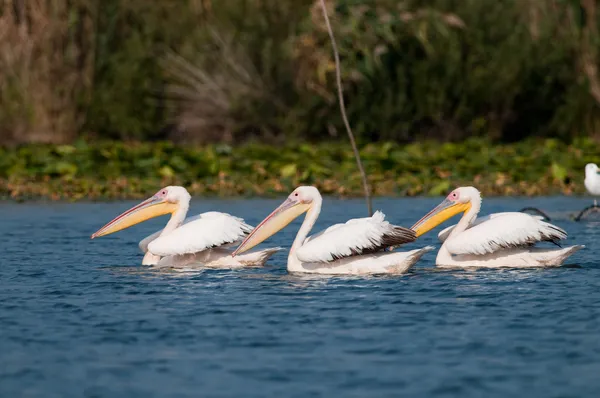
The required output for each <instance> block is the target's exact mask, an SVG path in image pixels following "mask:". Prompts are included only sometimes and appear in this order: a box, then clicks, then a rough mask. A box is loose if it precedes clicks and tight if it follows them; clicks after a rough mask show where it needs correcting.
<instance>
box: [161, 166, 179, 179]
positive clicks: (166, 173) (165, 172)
mask: <svg viewBox="0 0 600 398" xmlns="http://www.w3.org/2000/svg"><path fill="white" fill-rule="evenodd" d="M158 174H160V176H161V177H173V176H174V175H175V172H174V171H173V169H172V168H171V167H170V166H163V167H161V168H160V170H159V171H158Z"/></svg>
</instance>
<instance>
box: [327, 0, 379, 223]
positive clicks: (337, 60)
mask: <svg viewBox="0 0 600 398" xmlns="http://www.w3.org/2000/svg"><path fill="white" fill-rule="evenodd" d="M321 8H322V9H323V17H324V18H325V24H326V25H327V31H328V32H329V38H330V39H331V46H332V47H333V56H334V58H335V77H336V81H337V91H338V100H339V102H340V112H341V113H342V119H343V120H344V125H345V126H346V132H347V133H348V138H349V139H350V144H351V145H352V150H353V151H354V157H355V158H356V164H357V166H358V170H359V171H360V175H361V177H362V183H363V188H364V191H365V200H366V201H367V210H368V212H369V216H371V215H373V210H372V205H371V192H370V188H369V182H368V180H367V174H366V173H365V169H364V168H363V165H362V161H361V160H360V153H359V152H358V148H357V147H356V141H355V139H354V133H352V129H351V128H350V123H349V122H348V117H347V116H346V105H345V104H344V91H343V89H342V74H341V71H340V56H339V53H338V49H337V44H336V42H335V36H334V35H333V29H331V23H330V22H329V15H327V7H326V5H325V0H321Z"/></svg>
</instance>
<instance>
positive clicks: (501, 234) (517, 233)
mask: <svg viewBox="0 0 600 398" xmlns="http://www.w3.org/2000/svg"><path fill="white" fill-rule="evenodd" d="M483 218H485V217H482V219H483ZM540 218H541V217H537V216H532V215H530V214H526V213H519V212H510V213H496V214H495V215H494V214H492V215H490V216H488V219H487V220H482V221H481V222H480V223H479V224H477V225H473V226H471V227H470V228H469V229H467V230H466V231H464V232H462V233H461V234H459V235H457V236H455V237H452V238H450V239H448V240H446V243H445V244H446V247H447V249H448V251H449V252H450V253H451V254H475V255H482V254H487V253H494V252H496V251H498V250H502V249H509V248H515V247H523V246H530V245H533V244H535V243H537V242H543V241H549V242H554V243H557V242H558V241H559V240H561V239H566V238H567V233H566V232H565V231H564V230H563V229H561V228H559V227H557V226H555V225H553V224H550V223H547V222H545V221H542V220H541V219H540Z"/></svg>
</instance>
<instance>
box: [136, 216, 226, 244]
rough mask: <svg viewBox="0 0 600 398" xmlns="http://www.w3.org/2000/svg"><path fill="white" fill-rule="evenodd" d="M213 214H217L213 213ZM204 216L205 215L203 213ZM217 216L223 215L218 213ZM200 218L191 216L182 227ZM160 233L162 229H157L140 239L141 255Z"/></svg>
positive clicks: (184, 221)
mask: <svg viewBox="0 0 600 398" xmlns="http://www.w3.org/2000/svg"><path fill="white" fill-rule="evenodd" d="M211 213H213V212H211ZM214 213H217V212H214ZM204 214H206V213H204ZM219 214H225V213H219ZM200 217H202V214H198V215H195V216H192V217H188V218H186V219H185V220H183V224H182V225H184V224H187V223H189V222H191V221H194V220H197V219H199V218H200ZM162 231H163V230H162V229H159V230H158V231H156V232H155V233H153V234H151V235H148V236H146V237H145V238H144V239H142V240H141V241H140V243H139V245H138V246H139V247H140V250H141V251H142V252H143V253H146V252H147V251H148V245H149V244H150V242H152V241H153V240H154V239H156V238H158V236H159V235H160V233H161V232H162Z"/></svg>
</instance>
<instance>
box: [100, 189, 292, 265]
mask: <svg viewBox="0 0 600 398" xmlns="http://www.w3.org/2000/svg"><path fill="white" fill-rule="evenodd" d="M189 204H190V194H189V193H188V191H187V190H186V189H185V188H183V187H177V186H170V187H166V188H163V189H161V190H160V191H158V192H157V193H156V194H155V195H153V196H152V197H151V198H149V199H147V200H145V201H143V202H142V203H140V204H138V205H137V206H134V207H132V208H131V209H129V210H127V211H126V212H124V213H123V214H121V215H119V216H118V217H116V218H115V219H114V220H112V221H111V222H109V223H108V224H106V225H105V226H103V227H102V228H100V229H99V230H98V231H97V232H96V233H94V234H93V235H92V239H94V238H97V237H99V236H104V235H108V234H112V233H114V232H117V231H120V230H122V229H125V228H129V227H130V226H132V225H135V224H138V223H140V222H142V221H145V220H148V219H150V218H153V217H158V216H162V215H165V214H171V219H170V220H169V222H168V223H167V225H166V226H165V228H164V229H162V230H160V231H157V232H155V233H153V234H152V235H150V236H148V237H146V238H144V239H143V240H142V241H141V242H140V244H139V246H140V249H142V251H143V252H144V253H146V254H145V255H144V259H143V260H142V265H159V266H181V265H187V264H190V263H201V264H202V265H204V266H206V267H224V268H232V267H241V266H248V265H264V263H265V262H266V261H267V259H268V258H269V257H271V256H272V255H273V253H275V252H277V251H279V250H281V248H272V249H265V250H261V251H256V252H252V253H248V254H246V255H244V256H240V257H236V258H233V257H232V256H231V250H228V249H227V248H228V247H232V246H234V245H235V244H237V243H239V242H240V241H241V240H242V239H243V238H245V237H246V236H247V235H248V234H249V233H250V232H251V231H252V227H251V226H250V225H248V224H246V223H245V222H244V220H243V219H241V218H238V217H234V216H232V215H229V214H227V213H219V212H216V211H210V212H207V213H202V214H199V215H197V216H195V217H190V218H187V219H186V218H185V216H186V214H187V211H188V208H189Z"/></svg>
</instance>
